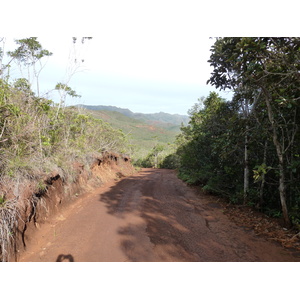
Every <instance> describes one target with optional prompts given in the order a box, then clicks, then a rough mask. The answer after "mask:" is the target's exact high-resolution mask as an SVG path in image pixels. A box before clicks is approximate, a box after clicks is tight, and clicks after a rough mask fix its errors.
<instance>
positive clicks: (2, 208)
mask: <svg viewBox="0 0 300 300" xmlns="http://www.w3.org/2000/svg"><path fill="white" fill-rule="evenodd" d="M2 41H4V39H3V40H2ZM75 42H76V40H73V43H75ZM16 44H17V48H16V50H14V51H11V52H7V53H4V52H3V48H0V58H1V60H0V61H1V65H0V66H1V69H0V74H1V78H0V257H1V259H2V260H3V261H5V260H7V257H8V253H9V251H10V249H11V247H12V245H13V239H14V235H15V228H16V222H20V221H21V220H20V218H18V214H19V209H20V205H21V204H20V201H19V200H20V198H21V196H22V193H23V192H24V189H26V188H28V186H29V185H34V187H33V188H32V190H33V191H34V193H36V194H38V193H39V192H41V191H43V190H44V189H45V187H46V186H45V183H44V181H43V179H44V178H45V176H47V175H49V174H50V173H51V172H53V171H55V172H56V173H58V174H59V175H60V177H61V178H62V179H63V180H64V181H65V182H74V181H75V180H76V172H75V170H74V163H75V162H77V163H80V164H81V165H83V166H85V167H86V169H87V170H88V169H89V167H90V165H91V163H92V162H93V159H94V157H95V156H97V155H99V154H100V153H103V152H105V151H108V152H115V153H119V154H127V152H128V151H129V146H128V143H127V139H126V136H125V135H124V134H123V132H122V131H120V130H116V129H113V128H112V127H111V126H110V125H109V124H108V123H106V122H104V121H103V120H100V119H96V118H94V117H92V116H89V115H87V114H85V113H84V112H83V111H82V110H80V109H79V108H78V107H66V106H65V100H66V97H78V96H79V95H77V94H76V92H75V91H73V90H72V89H71V88H70V87H69V86H68V85H67V81H66V82H61V83H58V84H57V85H56V87H55V88H54V89H56V90H57V91H58V92H59V93H60V95H61V101H60V103H54V102H53V101H52V100H51V99H47V98H44V97H41V96H39V89H38V86H39V82H38V75H39V72H38V71H37V70H38V66H40V64H41V60H42V59H43V57H44V56H45V55H46V56H48V55H51V53H50V52H49V51H47V50H44V49H43V48H42V46H41V45H40V43H39V42H38V41H37V39H36V38H28V39H22V40H17V41H16ZM4 61H6V62H5V63H4ZM13 63H14V64H15V65H18V66H19V67H21V68H22V70H23V71H24V70H26V71H28V74H29V71H31V74H33V76H31V79H32V81H31V82H30V81H29V79H30V78H29V77H28V78H11V77H10V75H9V71H10V68H11V65H12V64H13ZM26 73H27V72H26ZM69 79H70V78H69ZM68 81H69V80H68ZM34 87H35V88H34ZM32 196H33V198H32V201H33V202H34V207H36V206H37V205H38V204H37V203H36V202H35V201H36V199H35V198H34V194H33V195H32ZM23 221H24V222H25V221H26V220H23Z"/></svg>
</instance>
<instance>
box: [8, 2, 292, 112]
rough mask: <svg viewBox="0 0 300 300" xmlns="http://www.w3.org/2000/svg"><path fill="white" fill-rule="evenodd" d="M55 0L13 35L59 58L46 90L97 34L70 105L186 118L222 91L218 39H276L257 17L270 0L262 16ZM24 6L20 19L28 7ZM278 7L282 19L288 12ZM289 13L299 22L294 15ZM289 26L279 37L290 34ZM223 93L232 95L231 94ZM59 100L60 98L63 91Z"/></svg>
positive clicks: (209, 6) (210, 7) (221, 5)
mask: <svg viewBox="0 0 300 300" xmlns="http://www.w3.org/2000/svg"><path fill="white" fill-rule="evenodd" d="M54 2H55V3H52V4H51V5H48V6H45V7H44V9H43V13H42V14H39V15H35V16H34V18H30V17H28V18H26V22H23V23H22V24H21V26H19V25H18V26H17V28H16V29H14V30H13V31H12V34H11V35H10V37H11V38H14V37H17V38H21V37H30V36H37V37H38V38H39V41H40V42H41V43H42V45H43V47H44V48H46V49H48V50H50V51H52V52H53V53H54V55H53V56H52V57H51V58H49V60H48V63H47V65H46V67H45V68H44V69H43V71H42V72H41V77H40V82H41V90H42V91H46V90H49V89H52V88H53V87H54V86H55V84H56V83H57V82H60V81H62V80H63V79H64V74H65V70H66V67H67V65H68V56H69V54H70V49H71V48H72V47H71V46H72V36H78V37H79V36H82V35H83V36H92V37H93V39H92V40H91V41H88V42H87V43H86V44H85V45H84V46H85V47H84V49H82V50H83V51H82V53H81V54H80V55H79V56H78V58H79V59H80V58H82V59H84V66H83V69H84V71H82V72H79V73H77V74H75V75H74V76H73V77H72V78H71V81H70V82H69V85H70V86H71V87H72V88H73V89H75V90H76V91H77V92H78V93H79V94H81V95H82V97H81V98H80V99H75V100H73V99H68V102H67V103H68V104H78V103H83V104H90V105H114V106H118V107H122V108H129V109H130V110H132V111H134V112H143V113H153V112H160V111H164V112H169V113H179V114H186V113H187V111H188V110H189V109H190V108H191V107H192V106H193V105H194V103H196V102H197V99H198V98H200V97H202V96H204V97H206V96H208V94H209V92H210V91H214V90H215V89H214V88H213V87H211V86H208V85H206V81H207V80H208V79H209V77H210V72H211V68H210V66H209V63H208V62H207V60H208V59H209V56H210V47H211V45H212V44H213V42H214V40H213V39H210V38H209V37H210V36H247V35H248V36H249V28H251V31H250V35H253V36H258V35H259V33H263V34H265V35H266V36H268V34H274V32H272V31H270V29H274V24H272V23H270V22H269V23H268V26H267V27H266V26H264V27H263V26H259V23H258V22H255V18H253V16H254V15H253V14H254V13H255V15H256V18H257V17H258V16H259V15H260V14H261V12H260V11H261V10H263V9H264V8H267V6H265V5H264V4H263V3H261V5H262V6H261V5H260V8H261V9H260V11H257V10H256V9H255V5H253V6H251V7H249V8H247V13H248V14H245V13H243V14H241V13H236V11H233V10H232V7H236V8H238V6H237V3H239V2H237V1H229V2H228V1H227V2H224V1H220V2H219V1H217V2H216V1H210V2H209V3H206V2H205V1H193V0H185V1H176V0H173V1H166V0H159V1H158V0H152V1H141V0H139V1H137V0H127V1H116V0H111V1H99V2H93V1H89V0H86V1H85V2H84V3H81V5H79V2H78V3H77V2H71V3H70V2H69V3H68V2H67V3H66V4H64V2H63V1H54ZM231 2H233V3H231ZM22 3H23V2H21V4H20V5H21V6H19V10H18V11H16V15H14V17H15V20H18V18H20V17H22V16H23V15H24V14H23V11H22V9H23V8H24V9H27V8H28V5H27V4H26V5H25V4H24V5H23V4H22ZM36 3H39V2H36ZM96 4H97V5H96ZM231 4H232V5H231ZM22 5H23V8H22ZM216 8H218V9H216ZM278 10H279V14H281V13H282V8H279V7H278ZM289 14H290V16H291V17H292V16H293V14H294V12H290V11H289ZM233 16H234V18H233ZM289 20H293V18H289ZM30 22H31V23H30ZM28 23H30V26H31V27H30V28H33V30H32V31H29V32H27V31H26V32H25V34H24V33H23V30H22V29H23V27H24V28H26V26H28ZM6 24H9V21H7V22H6ZM264 24H266V23H264ZM276 24H278V23H277V22H276ZM276 24H275V25H276ZM45 25H47V27H46V28H47V30H45V29H44V27H43V26H45ZM232 25H234V26H233V27H232ZM247 25H248V27H247ZM271 25H272V26H271ZM257 26H258V27H257ZM245 27H246V30H245ZM228 28H234V31H232V30H228ZM257 28H258V29H257ZM281 28H282V26H281V27H280V31H279V32H278V33H279V35H285V34H286V32H284V31H283V30H281ZM292 28H295V29H296V28H298V27H296V26H294V27H292ZM253 29H254V30H253ZM266 29H267V30H266ZM21 33H22V34H21ZM275 34H276V33H275ZM292 34H293V32H292ZM217 92H219V91H217ZM219 93H220V95H221V96H222V97H224V98H227V99H230V98H231V94H228V93H224V92H223V93H221V92H219ZM51 97H52V98H53V99H56V98H55V97H56V96H55V94H52V95H51Z"/></svg>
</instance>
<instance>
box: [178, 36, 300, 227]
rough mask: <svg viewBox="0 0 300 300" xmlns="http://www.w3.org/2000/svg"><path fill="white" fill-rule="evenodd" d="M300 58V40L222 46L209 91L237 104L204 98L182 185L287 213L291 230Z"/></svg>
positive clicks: (189, 134)
mask: <svg viewBox="0 0 300 300" xmlns="http://www.w3.org/2000/svg"><path fill="white" fill-rule="evenodd" d="M299 50H300V39H299V38H267V37H266V38H218V39H216V42H215V44H214V45H213V46H212V48H211V57H210V60H209V62H210V64H211V66H212V67H213V72H212V73H211V77H210V79H209V80H208V83H210V84H212V85H214V86H215V87H217V88H220V89H231V90H233V92H234V96H233V99H232V100H231V101H228V102H225V101H224V100H222V99H220V97H219V96H218V95H217V94H215V93H211V94H210V95H209V96H208V97H207V98H206V99H204V98H202V99H201V101H200V103H199V104H196V105H195V106H194V107H193V108H192V109H191V111H190V113H191V121H190V124H189V125H188V126H185V127H183V128H182V133H181V135H180V136H179V137H178V141H179V142H180V144H179V148H178V150H177V154H178V155H179V156H180V158H181V159H180V172H179V174H180V176H181V177H182V178H184V179H185V180H187V181H188V182H190V183H195V184H201V185H202V186H203V187H204V189H206V190H208V191H211V192H214V193H218V194H221V195H223V196H226V197H228V198H229V199H232V200H233V201H234V202H237V203H243V202H244V203H245V201H246V203H248V204H251V205H255V206H256V207H259V208H260V209H262V210H269V211H271V210H277V211H278V209H280V208H281V210H282V216H283V218H284V221H285V224H286V226H289V225H290V217H291V216H292V215H293V218H292V219H293V220H294V222H295V220H296V219H297V217H295V209H294V208H295V207H299V199H300V190H299V188H298V186H299V179H300V169H299V166H300V165H299V144H300V134H299V125H300V124H299V123H300V118H299V108H300V107H299V103H300V102H299V99H300V88H299V86H300V84H299V83H300V82H299V81H300V77H299V71H300V65H299V61H300V51H299ZM276 186H277V187H278V189H276V188H275V187H276ZM289 210H290V213H289ZM298 215H299V212H298Z"/></svg>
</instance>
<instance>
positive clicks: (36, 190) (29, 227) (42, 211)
mask: <svg viewBox="0 0 300 300" xmlns="http://www.w3.org/2000/svg"><path fill="white" fill-rule="evenodd" d="M72 170H73V172H74V176H73V178H74V180H73V181H72V182H69V181H67V180H66V179H65V177H64V172H63V170H61V169H59V170H54V171H53V172H52V173H51V174H49V175H47V176H45V175H41V177H40V178H32V179H26V180H23V181H20V182H19V184H18V185H17V186H7V185H6V186H4V185H3V184H2V185H1V190H3V191H4V192H5V197H6V199H7V200H6V201H3V203H2V204H1V209H0V214H1V223H0V242H1V248H0V258H1V261H16V258H17V256H18V254H20V253H21V252H22V251H24V250H26V244H27V243H28V242H30V240H31V238H32V235H33V233H34V232H35V231H36V230H37V228H39V227H40V226H42V225H43V223H45V222H47V219H48V218H49V217H51V216H53V215H54V214H57V213H58V212H60V211H62V210H63V208H64V207H66V206H68V205H70V204H71V203H74V201H76V199H77V197H78V196H79V195H81V194H84V193H86V192H89V191H90V190H92V189H93V188H95V187H99V186H101V185H102V184H104V183H106V182H107V181H110V180H114V179H117V178H121V177H124V176H128V175H131V174H133V173H134V172H135V169H134V167H133V166H132V164H131V161H130V158H129V157H127V156H124V155H119V154H116V153H111V152H110V153H109V152H104V153H102V154H101V155H99V156H95V157H93V158H92V159H91V164H90V165H89V166H85V165H83V164H81V163H79V162H76V163H74V164H73V168H72Z"/></svg>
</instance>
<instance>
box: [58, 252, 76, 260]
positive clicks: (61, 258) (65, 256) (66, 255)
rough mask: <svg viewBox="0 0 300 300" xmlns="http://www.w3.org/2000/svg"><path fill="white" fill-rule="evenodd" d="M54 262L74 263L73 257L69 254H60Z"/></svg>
mask: <svg viewBox="0 0 300 300" xmlns="http://www.w3.org/2000/svg"><path fill="white" fill-rule="evenodd" d="M56 262H74V257H73V256H72V255H71V254H60V255H58V257H57V259H56Z"/></svg>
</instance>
